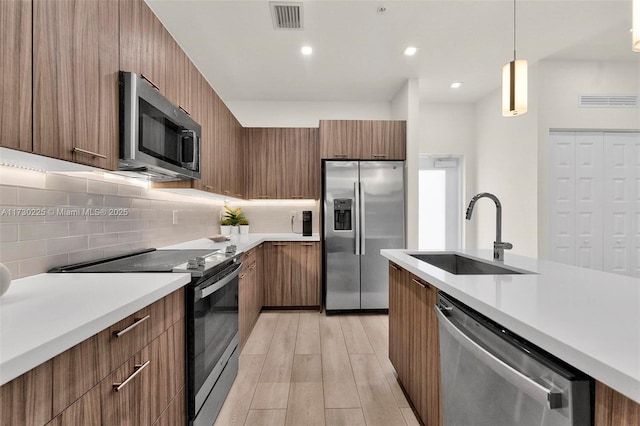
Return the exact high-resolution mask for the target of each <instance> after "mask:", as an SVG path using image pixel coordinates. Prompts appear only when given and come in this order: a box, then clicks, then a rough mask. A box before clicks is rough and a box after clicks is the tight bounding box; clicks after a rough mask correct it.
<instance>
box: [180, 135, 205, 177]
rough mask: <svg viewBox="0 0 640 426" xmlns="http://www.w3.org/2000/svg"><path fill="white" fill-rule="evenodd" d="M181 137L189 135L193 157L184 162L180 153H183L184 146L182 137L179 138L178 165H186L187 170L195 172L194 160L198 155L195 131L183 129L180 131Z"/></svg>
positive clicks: (198, 147) (198, 149) (198, 145)
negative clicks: (191, 141)
mask: <svg viewBox="0 0 640 426" xmlns="http://www.w3.org/2000/svg"><path fill="white" fill-rule="evenodd" d="M182 134H183V135H190V136H191V140H193V151H192V152H193V157H192V158H191V159H190V160H189V161H185V159H184V158H183V157H182V152H183V145H184V139H185V138H184V137H182V138H180V164H182V165H187V166H188V168H189V169H191V170H195V167H196V159H197V158H198V156H199V155H200V152H199V151H200V143H199V140H198V135H197V134H196V131H195V130H188V129H184V130H183V131H182Z"/></svg>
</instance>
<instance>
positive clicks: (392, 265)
mask: <svg viewBox="0 0 640 426" xmlns="http://www.w3.org/2000/svg"><path fill="white" fill-rule="evenodd" d="M389 266H391V267H392V268H393V269H395V270H396V271H399V270H400V268H399V267H397V266H396V265H394V264H393V263H390V264H389Z"/></svg>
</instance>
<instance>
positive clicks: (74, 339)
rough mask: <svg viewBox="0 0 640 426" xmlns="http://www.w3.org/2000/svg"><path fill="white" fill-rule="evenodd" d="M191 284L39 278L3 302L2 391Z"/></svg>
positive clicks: (180, 277)
mask: <svg viewBox="0 0 640 426" xmlns="http://www.w3.org/2000/svg"><path fill="white" fill-rule="evenodd" d="M189 281H191V275H190V274H177V273H176V274H167V273H149V274H147V273H144V274H40V275H34V276H31V277H27V278H22V279H19V280H15V281H14V282H13V283H12V284H11V287H10V288H9V290H8V291H7V292H6V293H5V294H4V296H2V298H0V385H3V384H5V383H7V382H9V381H10V380H13V379H14V378H16V377H18V376H20V375H21V374H23V373H25V372H27V371H29V370H30V369H32V368H34V367H36V366H38V365H40V364H41V363H43V362H45V361H47V360H48V359H51V358H53V357H54V356H56V355H58V354H60V353H62V352H64V351H66V350H67V349H69V348H71V347H73V346H75V345H76V344H78V343H80V342H82V341H83V340H85V339H87V338H89V337H91V336H93V335H94V334H96V333H98V332H100V331H101V330H104V329H105V328H107V327H109V326H111V325H113V324H115V323H116V322H118V321H120V320H121V319H123V318H126V317H127V316H129V315H131V314H133V313H134V312H136V311H138V310H140V309H142V308H144V307H145V306H147V305H150V304H151V303H153V302H155V301H157V300H160V299H161V298H163V297H164V296H166V295H167V294H169V293H171V292H173V291H175V290H177V289H179V288H181V287H183V286H184V285H185V284H187V283H188V282H189Z"/></svg>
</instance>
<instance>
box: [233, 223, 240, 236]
mask: <svg viewBox="0 0 640 426" xmlns="http://www.w3.org/2000/svg"><path fill="white" fill-rule="evenodd" d="M238 232H240V231H239V230H238V226H237V225H234V226H232V227H231V233H232V234H237V233H238Z"/></svg>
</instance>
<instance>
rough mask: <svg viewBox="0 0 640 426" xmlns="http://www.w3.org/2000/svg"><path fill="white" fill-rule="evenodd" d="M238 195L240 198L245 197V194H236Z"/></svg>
mask: <svg viewBox="0 0 640 426" xmlns="http://www.w3.org/2000/svg"><path fill="white" fill-rule="evenodd" d="M236 197H238V198H243V197H244V194H236Z"/></svg>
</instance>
